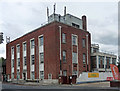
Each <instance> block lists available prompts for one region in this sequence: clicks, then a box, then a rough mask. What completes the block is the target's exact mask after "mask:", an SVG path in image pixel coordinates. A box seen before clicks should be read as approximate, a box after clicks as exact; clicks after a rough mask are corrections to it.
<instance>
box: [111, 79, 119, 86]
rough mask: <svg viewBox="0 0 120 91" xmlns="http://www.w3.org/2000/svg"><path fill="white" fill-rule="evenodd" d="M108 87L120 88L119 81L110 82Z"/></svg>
mask: <svg viewBox="0 0 120 91" xmlns="http://www.w3.org/2000/svg"><path fill="white" fill-rule="evenodd" d="M110 87H120V80H119V81H110Z"/></svg>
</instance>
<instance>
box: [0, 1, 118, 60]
mask: <svg viewBox="0 0 120 91" xmlns="http://www.w3.org/2000/svg"><path fill="white" fill-rule="evenodd" d="M54 3H55V2H35V1H34V0H33V1H31V2H22V1H18V2H9V1H7V0H4V1H3V0H2V1H0V32H3V33H4V39H5V38H6V36H8V37H10V38H11V41H12V40H14V39H16V38H18V37H20V36H22V35H24V34H25V33H27V32H30V31H32V30H34V29H36V28H38V27H40V26H41V24H42V23H44V22H46V21H47V16H46V8H47V6H48V7H49V10H50V11H49V12H50V14H52V13H53V5H54ZM64 6H66V7H67V13H69V14H72V15H74V16H77V17H79V18H81V16H82V15H86V16H87V23H88V24H87V25H88V26H87V28H88V31H89V32H90V33H91V36H92V37H91V40H92V43H98V44H99V45H100V49H101V50H104V51H108V52H113V53H114V54H117V53H118V47H117V46H118V2H56V13H58V14H61V15H63V12H64ZM0 57H4V58H6V40H4V43H3V44H0Z"/></svg>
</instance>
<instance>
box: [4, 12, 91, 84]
mask: <svg viewBox="0 0 120 91" xmlns="http://www.w3.org/2000/svg"><path fill="white" fill-rule="evenodd" d="M90 48H91V36H90V33H89V32H88V31H87V22H86V16H82V19H80V18H78V17H75V16H73V15H71V14H66V13H65V15H64V16H60V15H59V14H55V13H53V14H52V15H50V16H48V23H47V24H45V25H43V26H41V27H40V28H38V29H35V30H33V31H31V32H29V33H27V34H25V35H23V36H21V37H20V38H17V39H16V40H14V41H11V42H10V43H8V44H7V45H6V49H7V50H6V58H7V59H6V74H7V78H8V81H19V80H24V81H26V80H27V81H44V82H55V83H57V82H58V79H59V81H60V82H61V83H69V82H70V81H71V80H70V79H71V78H72V82H73V83H75V81H76V78H77V77H79V75H80V74H81V73H82V72H83V71H84V72H87V71H90V70H91V62H90Z"/></svg>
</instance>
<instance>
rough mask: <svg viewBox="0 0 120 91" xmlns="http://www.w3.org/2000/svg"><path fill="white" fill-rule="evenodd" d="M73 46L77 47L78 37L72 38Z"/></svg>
mask: <svg viewBox="0 0 120 91" xmlns="http://www.w3.org/2000/svg"><path fill="white" fill-rule="evenodd" d="M72 45H77V36H75V35H73V36H72Z"/></svg>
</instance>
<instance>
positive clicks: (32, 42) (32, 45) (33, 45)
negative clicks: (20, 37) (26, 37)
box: [31, 40, 35, 48]
mask: <svg viewBox="0 0 120 91" xmlns="http://www.w3.org/2000/svg"><path fill="white" fill-rule="evenodd" d="M34 47H35V43H34V40H31V48H34Z"/></svg>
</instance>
